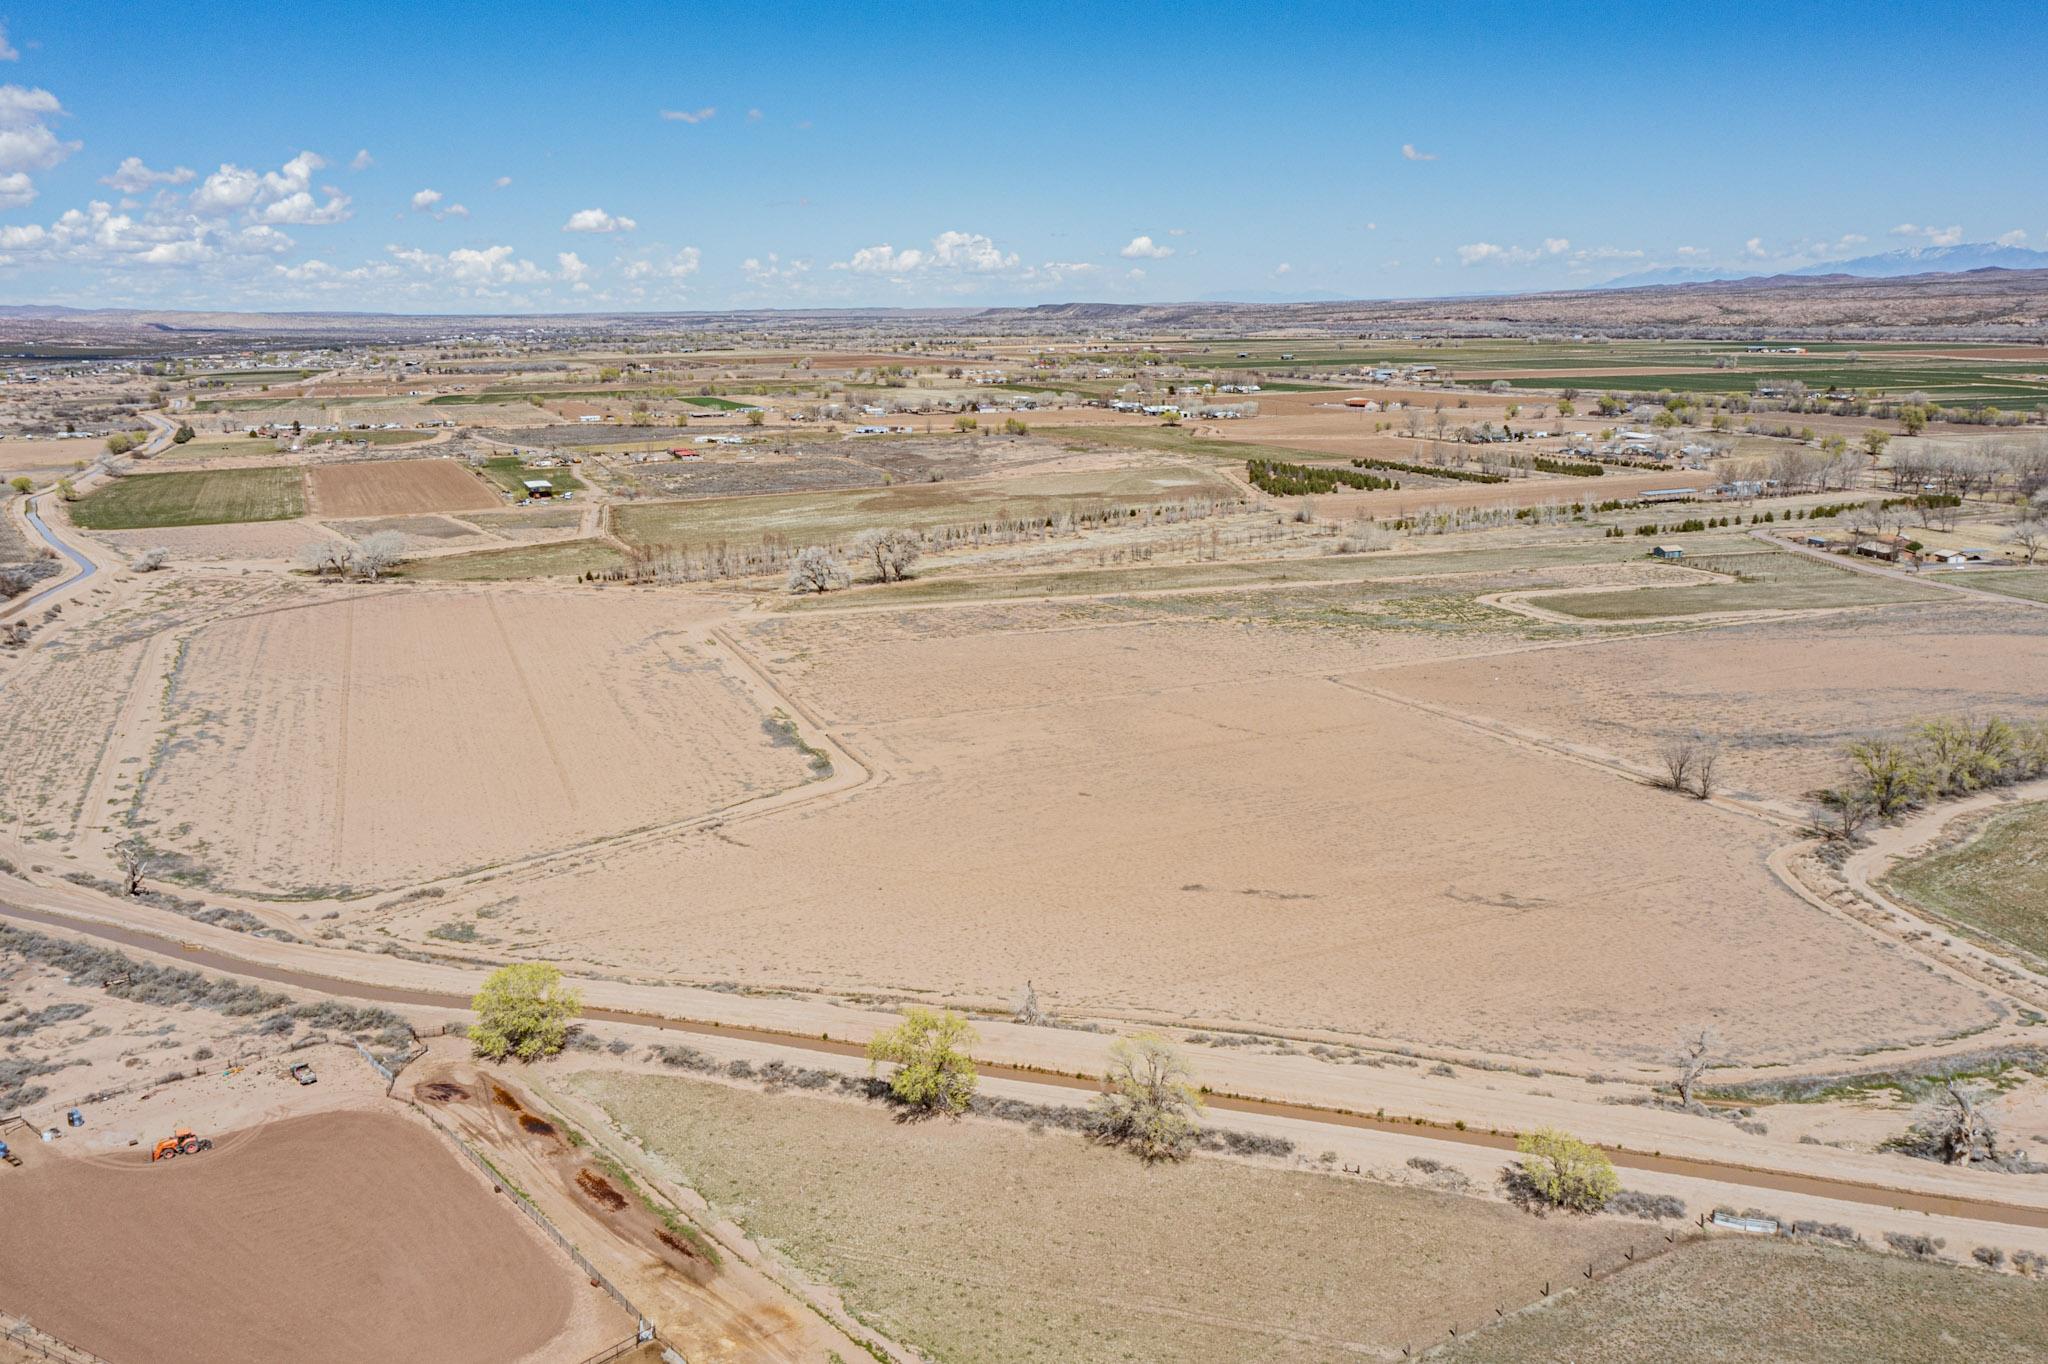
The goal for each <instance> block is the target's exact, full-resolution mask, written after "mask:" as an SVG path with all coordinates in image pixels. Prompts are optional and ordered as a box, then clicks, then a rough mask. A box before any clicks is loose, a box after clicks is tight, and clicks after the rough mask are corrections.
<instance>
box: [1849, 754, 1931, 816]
mask: <svg viewBox="0 0 2048 1364" xmlns="http://www.w3.org/2000/svg"><path fill="white" fill-rule="evenodd" d="M1849 770H1850V772H1851V774H1852V777H1853V780H1854V782H1855V785H1856V787H1857V789H1858V790H1859V791H1861V792H1862V794H1863V795H1864V796H1865V797H1866V798H1867V800H1868V802H1869V804H1870V807H1871V809H1872V810H1873V811H1875V812H1876V814H1877V817H1878V818H1879V819H1890V818H1892V817H1893V816H1895V815H1898V814H1901V813H1903V812H1904V811H1906V810H1908V809H1910V808H1911V807H1912V806H1913V805H1915V804H1917V803H1918V802H1919V800H1920V798H1921V797H1922V796H1923V795H1924V794H1925V793H1926V790H1927V772H1926V769H1925V768H1923V767H1922V766H1921V764H1920V762H1919V760H1918V758H1916V757H1915V755H1914V753H1913V750H1912V749H1910V748H1908V747H1906V746H1905V745H1904V744H1899V743H1894V742H1892V741H1891V740H1889V739H1858V740H1856V741H1855V742H1853V743H1851V744H1850V745H1849Z"/></svg>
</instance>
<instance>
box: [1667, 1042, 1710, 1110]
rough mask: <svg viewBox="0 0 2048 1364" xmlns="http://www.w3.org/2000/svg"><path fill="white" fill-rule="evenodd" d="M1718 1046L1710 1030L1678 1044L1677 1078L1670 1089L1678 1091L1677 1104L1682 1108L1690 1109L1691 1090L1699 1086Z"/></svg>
mask: <svg viewBox="0 0 2048 1364" xmlns="http://www.w3.org/2000/svg"><path fill="white" fill-rule="evenodd" d="M1718 1045H1719V1040H1718V1039H1717V1038H1716V1037H1715V1036H1714V1030H1713V1029H1712V1028H1701V1029H1700V1030H1699V1032H1698V1033H1697V1034H1696V1035H1694V1036H1690V1037H1687V1038H1686V1039H1685V1040H1684V1041H1683V1042H1681V1043H1680V1044H1679V1047H1678V1058H1677V1059H1678V1078H1677V1079H1676V1080H1674V1081H1673V1082H1672V1088H1674V1089H1676V1090H1677V1091H1678V1102H1679V1103H1680V1104H1681V1105H1682V1106H1684V1107H1686V1108H1691V1107H1692V1092H1693V1088H1694V1087H1695V1086H1696V1085H1698V1084H1699V1081H1700V1076H1702V1075H1704V1074H1706V1071H1707V1067H1708V1066H1709V1065H1711V1064H1712V1063H1713V1059H1714V1051H1715V1049H1716V1047H1717V1046H1718Z"/></svg>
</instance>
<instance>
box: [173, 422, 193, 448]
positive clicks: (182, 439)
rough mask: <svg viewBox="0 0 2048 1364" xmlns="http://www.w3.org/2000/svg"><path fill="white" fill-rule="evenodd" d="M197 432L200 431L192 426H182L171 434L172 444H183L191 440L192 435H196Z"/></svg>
mask: <svg viewBox="0 0 2048 1364" xmlns="http://www.w3.org/2000/svg"><path fill="white" fill-rule="evenodd" d="M197 434H199V433H198V432H196V431H194V430H193V429H192V428H191V427H190V426H181V427H179V428H178V429H177V430H176V431H175V432H173V433H172V434H171V444H173V445H183V444H185V443H186V442H187V441H189V440H191V439H192V437H194V436H196V435H197Z"/></svg>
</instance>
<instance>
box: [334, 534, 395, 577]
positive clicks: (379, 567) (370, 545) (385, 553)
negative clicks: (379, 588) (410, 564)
mask: <svg viewBox="0 0 2048 1364" xmlns="http://www.w3.org/2000/svg"><path fill="white" fill-rule="evenodd" d="M404 562H405V537H404V536H403V535H400V534H399V533H398V532H397V531H395V530H380V531H378V532H377V533H376V534H375V535H366V536H364V537H363V538H362V541H361V542H360V543H359V544H357V545H356V547H355V548H354V549H351V550H350V551H348V571H349V572H350V573H351V574H353V575H355V576H356V577H358V578H361V579H362V580H363V581H364V582H372V583H373V582H375V581H377V579H378V578H379V577H380V576H382V575H383V574H384V573H387V572H389V571H390V570H391V569H393V568H396V567H397V566H398V565H399V564H402V563H404Z"/></svg>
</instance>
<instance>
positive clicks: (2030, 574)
mask: <svg viewBox="0 0 2048 1364" xmlns="http://www.w3.org/2000/svg"><path fill="white" fill-rule="evenodd" d="M1949 581H1951V582H1959V583H1962V584H1964V585H1965V586H1967V587H1981V588H1983V589H1984V590H1985V591H1986V592H1997V593H1999V594H2001V595H2003V596H2007V597H2022V598H2024V599H2026V600H2027V601H2038V602H2048V568H2009V569H2008V568H1994V569H1990V570H1988V571H1972V572H1970V573H1967V574H1961V575H1958V576H1956V577H1954V578H1952V579H1950V580H1949Z"/></svg>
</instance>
